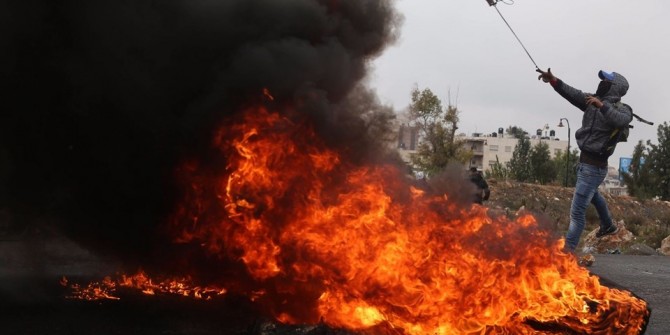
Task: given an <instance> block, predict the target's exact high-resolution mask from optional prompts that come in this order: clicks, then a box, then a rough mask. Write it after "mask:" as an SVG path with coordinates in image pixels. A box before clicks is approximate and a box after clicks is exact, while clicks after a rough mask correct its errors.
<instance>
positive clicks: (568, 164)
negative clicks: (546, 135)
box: [558, 118, 570, 187]
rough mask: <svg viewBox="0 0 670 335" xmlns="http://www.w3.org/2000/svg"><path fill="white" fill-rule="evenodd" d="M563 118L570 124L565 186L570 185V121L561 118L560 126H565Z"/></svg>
mask: <svg viewBox="0 0 670 335" xmlns="http://www.w3.org/2000/svg"><path fill="white" fill-rule="evenodd" d="M563 120H565V123H567V124H568V151H567V155H566V156H565V184H564V186H565V187H568V174H569V173H568V171H570V121H568V119H566V118H561V119H560V120H559V121H558V127H561V128H562V127H563Z"/></svg>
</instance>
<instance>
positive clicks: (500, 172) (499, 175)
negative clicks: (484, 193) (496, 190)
mask: <svg viewBox="0 0 670 335" xmlns="http://www.w3.org/2000/svg"><path fill="white" fill-rule="evenodd" d="M509 174H510V173H509V169H508V168H507V167H506V166H505V165H504V164H502V163H500V160H499V159H498V155H496V162H495V163H493V164H492V165H491V169H489V170H486V178H495V179H500V180H506V179H507V178H508V177H509Z"/></svg>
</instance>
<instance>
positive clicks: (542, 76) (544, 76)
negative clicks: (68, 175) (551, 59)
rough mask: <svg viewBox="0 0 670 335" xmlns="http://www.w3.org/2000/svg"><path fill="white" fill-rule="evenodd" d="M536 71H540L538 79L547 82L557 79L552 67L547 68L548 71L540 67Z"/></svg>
mask: <svg viewBox="0 0 670 335" xmlns="http://www.w3.org/2000/svg"><path fill="white" fill-rule="evenodd" d="M535 71H536V72H539V73H540V75H539V76H537V80H540V79H542V81H543V82H545V83H548V82H550V81H555V80H557V79H556V77H555V76H554V74H553V73H551V68H549V69H547V72H544V71H542V70H540V69H537V70H535Z"/></svg>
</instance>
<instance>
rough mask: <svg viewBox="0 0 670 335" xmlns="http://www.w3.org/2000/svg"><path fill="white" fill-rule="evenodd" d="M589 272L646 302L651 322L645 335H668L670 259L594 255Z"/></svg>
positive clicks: (669, 325)
mask: <svg viewBox="0 0 670 335" xmlns="http://www.w3.org/2000/svg"><path fill="white" fill-rule="evenodd" d="M595 256H596V261H595V263H594V264H593V265H592V266H591V267H590V268H589V270H590V271H591V272H592V273H594V274H596V275H598V276H599V277H601V278H604V279H605V280H611V281H612V282H614V283H616V284H618V285H620V286H622V287H624V288H626V289H628V290H629V291H631V292H633V293H634V294H636V295H637V296H639V297H640V298H642V299H644V300H646V301H647V303H648V304H649V307H650V308H651V310H652V312H651V318H650V320H649V325H648V327H647V332H646V333H645V334H646V335H668V334H670V257H668V256H634V255H595Z"/></svg>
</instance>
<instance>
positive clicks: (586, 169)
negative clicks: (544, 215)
mask: <svg viewBox="0 0 670 335" xmlns="http://www.w3.org/2000/svg"><path fill="white" fill-rule="evenodd" d="M605 176H607V167H604V168H601V167H597V166H593V165H589V164H585V163H579V164H577V184H576V185H575V194H574V196H573V197H572V206H571V208H570V226H569V227H568V233H567V234H566V235H565V244H566V247H567V248H568V249H569V250H571V251H574V250H575V249H576V248H577V244H579V237H580V236H581V235H582V232H583V231H584V225H585V224H586V208H587V207H588V206H589V203H592V204H593V205H594V206H595V207H596V211H597V212H598V217H599V218H600V229H603V230H604V229H607V228H609V227H610V226H611V225H612V217H611V216H610V212H609V210H608V209H607V202H605V198H603V196H602V195H600V193H598V186H600V184H601V183H602V182H603V180H604V179H605Z"/></svg>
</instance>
